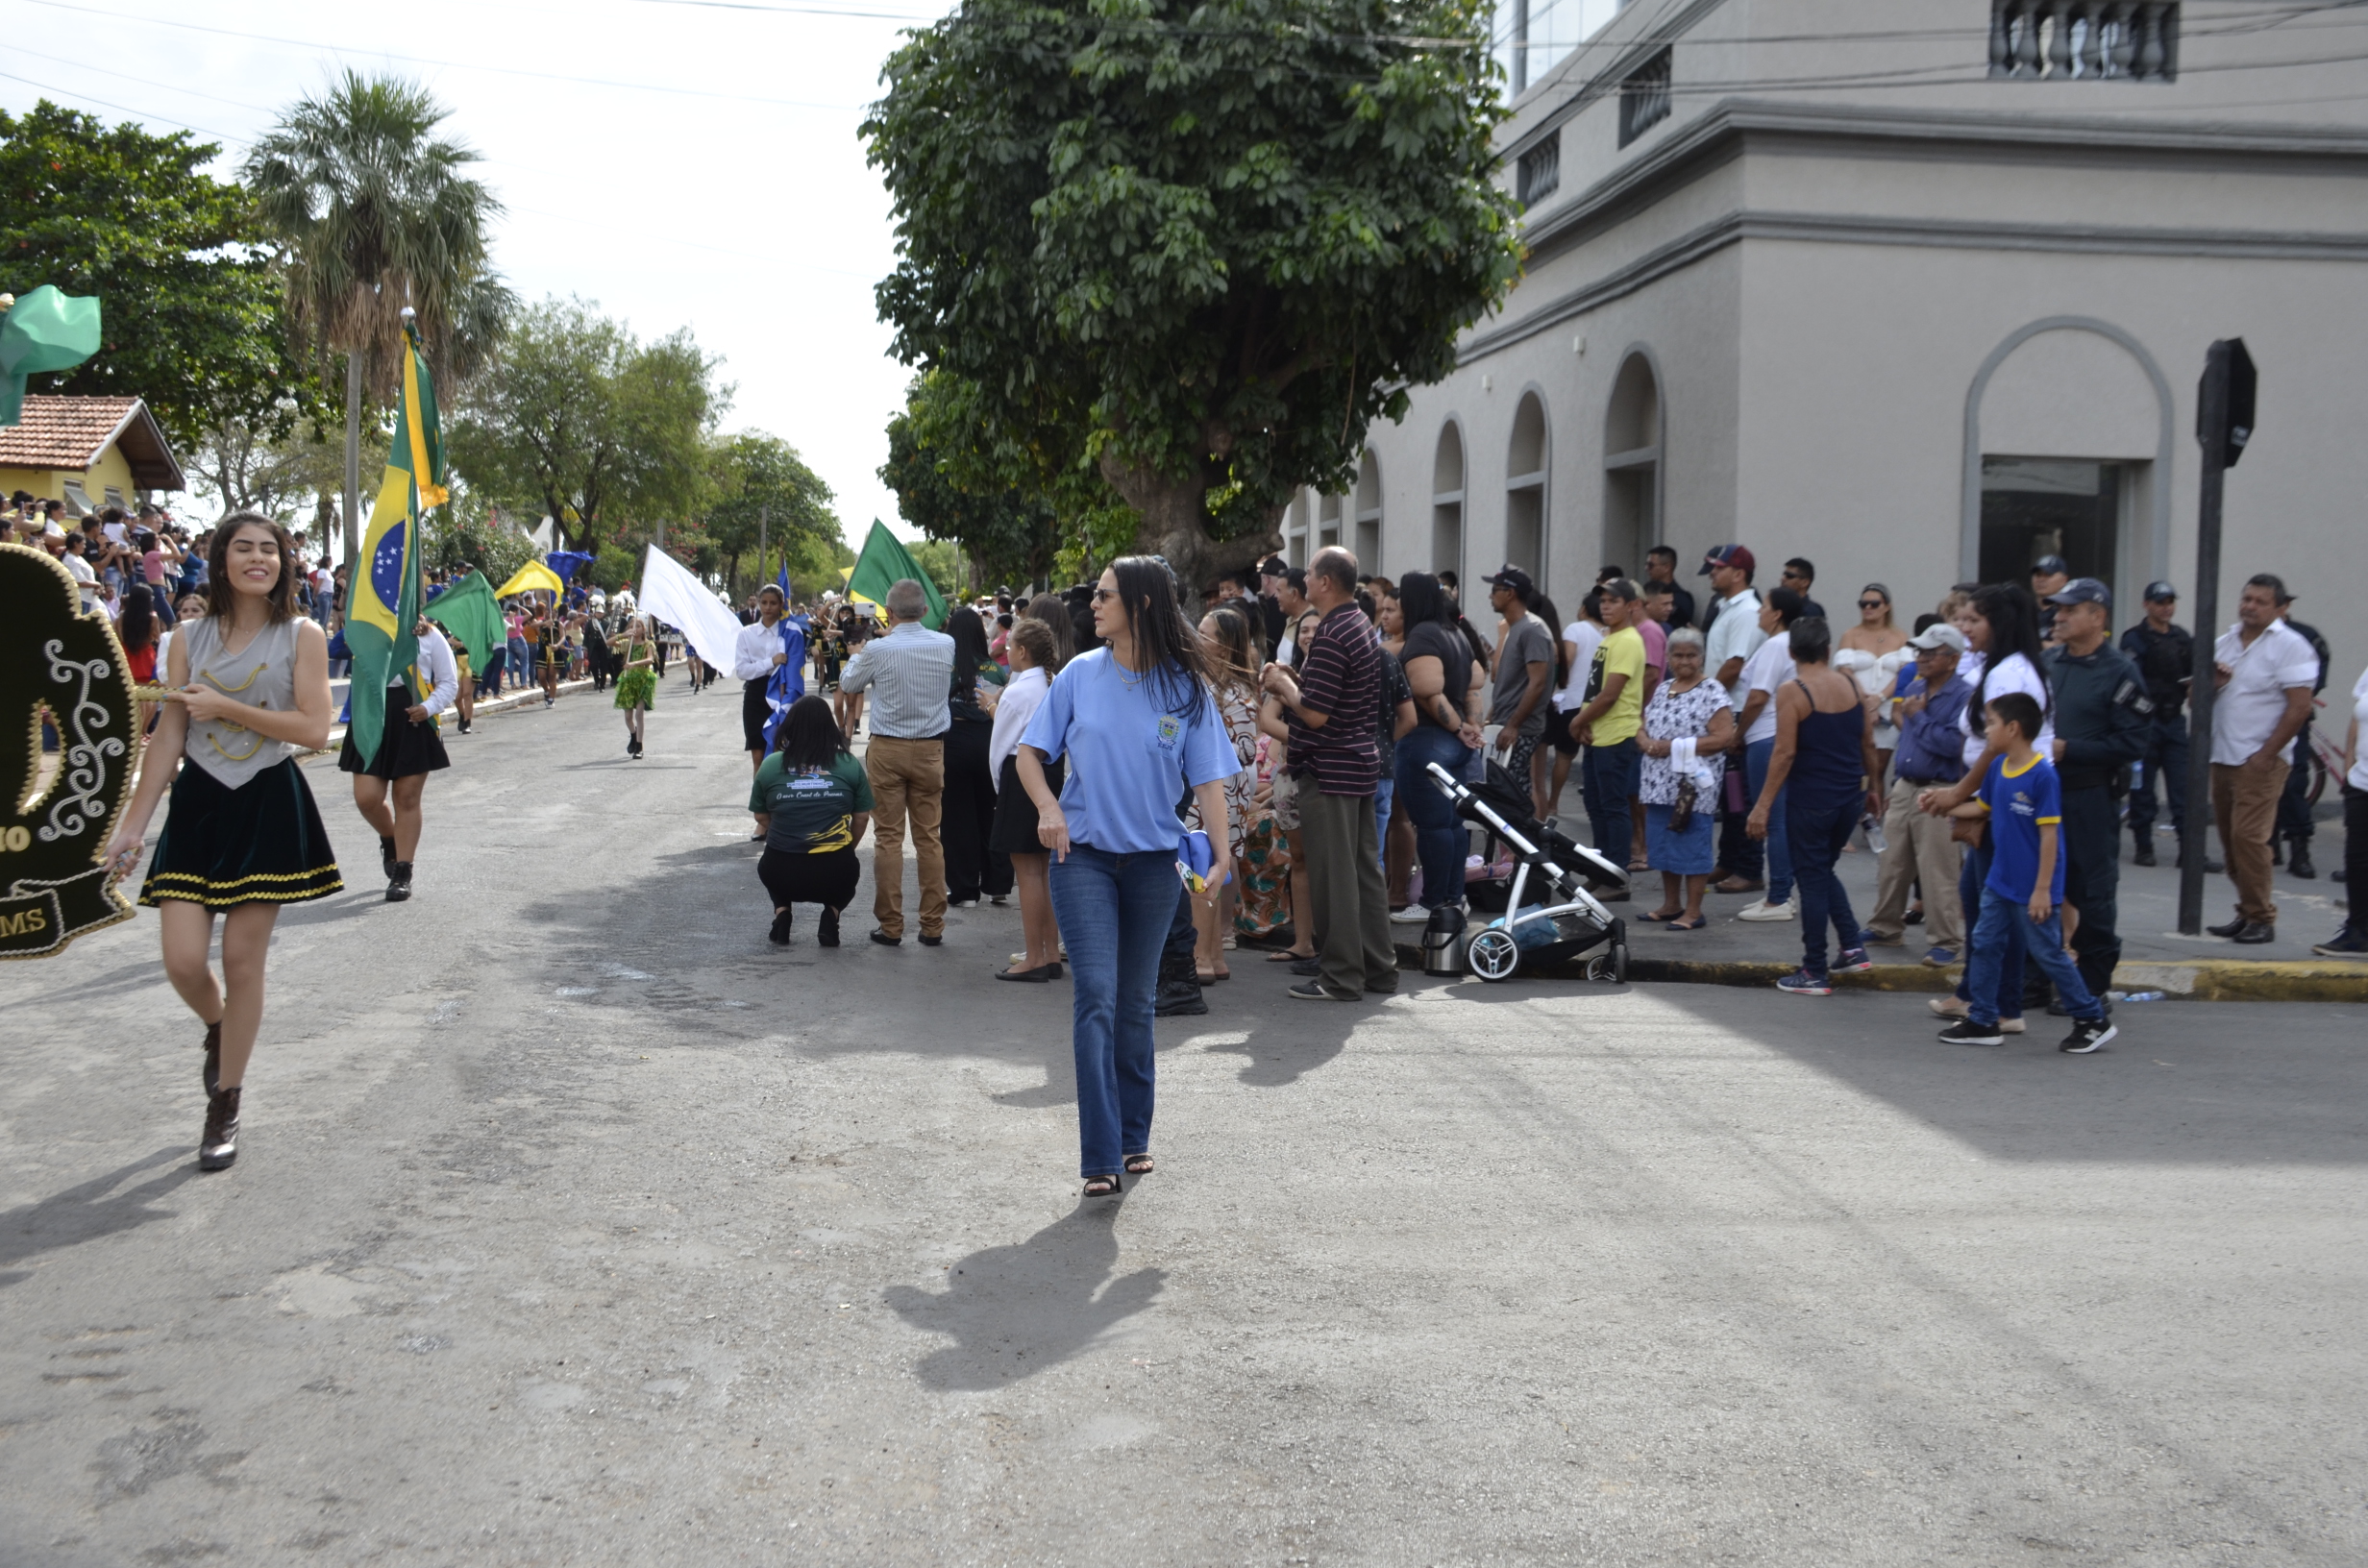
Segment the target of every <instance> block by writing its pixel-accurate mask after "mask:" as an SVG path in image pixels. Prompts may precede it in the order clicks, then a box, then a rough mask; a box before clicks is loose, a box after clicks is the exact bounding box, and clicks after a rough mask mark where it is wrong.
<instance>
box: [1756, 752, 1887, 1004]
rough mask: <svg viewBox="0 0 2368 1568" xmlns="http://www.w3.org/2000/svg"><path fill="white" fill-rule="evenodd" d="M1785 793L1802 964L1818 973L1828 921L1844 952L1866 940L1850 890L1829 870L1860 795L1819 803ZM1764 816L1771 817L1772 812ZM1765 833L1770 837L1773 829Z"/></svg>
mask: <svg viewBox="0 0 2368 1568" xmlns="http://www.w3.org/2000/svg"><path fill="white" fill-rule="evenodd" d="M1785 796H1786V799H1785V800H1784V801H1783V803H1782V807H1781V810H1782V813H1783V815H1784V818H1785V821H1786V832H1787V834H1788V841H1789V842H1788V847H1789V848H1791V849H1792V850H1793V851H1794V858H1793V861H1792V866H1791V870H1792V872H1793V874H1794V875H1795V877H1797V878H1798V880H1799V882H1800V894H1801V968H1804V969H1807V970H1808V971H1809V972H1810V973H1812V974H1823V973H1825V926H1826V922H1827V921H1828V920H1831V921H1832V922H1833V924H1834V940H1835V941H1836V942H1837V943H1839V944H1840V946H1841V950H1842V951H1843V952H1848V951H1849V950H1850V949H1851V948H1853V947H1861V946H1863V945H1865V943H1866V938H1865V937H1864V935H1863V934H1862V933H1861V932H1860V930H1859V921H1858V916H1857V915H1856V914H1855V913H1854V912H1853V911H1852V910H1851V908H1850V894H1848V893H1846V892H1844V891H1843V889H1842V885H1841V878H1840V877H1838V876H1836V875H1835V874H1834V863H1835V862H1836V861H1838V860H1839V859H1840V858H1841V849H1842V845H1845V844H1848V843H1849V842H1850V835H1851V833H1852V831H1854V830H1855V829H1856V828H1857V827H1858V825H1859V813H1860V812H1861V811H1862V810H1864V809H1865V804H1866V802H1865V797H1864V796H1855V795H1854V796H1851V797H1850V798H1849V799H1848V800H1844V801H1836V802H1830V803H1820V802H1817V801H1813V800H1804V799H1801V798H1799V797H1798V796H1794V795H1793V794H1792V792H1791V790H1790V789H1789V788H1788V789H1787V790H1786V791H1785ZM1768 815H1769V816H1770V818H1773V817H1775V816H1776V815H1777V813H1775V812H1770V813H1769V814H1768ZM1772 825H1773V824H1772V823H1771V828H1772ZM1768 838H1769V840H1770V842H1773V841H1774V839H1775V834H1774V832H1773V831H1771V832H1770V833H1769V834H1768ZM1768 896H1769V897H1771V898H1772V897H1774V896H1775V884H1774V883H1770V884H1769V885H1768Z"/></svg>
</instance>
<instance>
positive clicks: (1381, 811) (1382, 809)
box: [1373, 763, 1397, 876]
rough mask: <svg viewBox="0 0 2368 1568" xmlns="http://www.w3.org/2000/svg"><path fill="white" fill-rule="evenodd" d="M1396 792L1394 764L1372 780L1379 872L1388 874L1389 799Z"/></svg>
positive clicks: (1374, 835) (1374, 827) (1374, 828)
mask: <svg viewBox="0 0 2368 1568" xmlns="http://www.w3.org/2000/svg"><path fill="white" fill-rule="evenodd" d="M1396 794H1397V773H1396V764H1394V763H1393V764H1392V765H1391V772H1389V773H1388V774H1385V775H1384V776H1383V777H1381V778H1378V779H1376V780H1374V781H1373V837H1374V838H1376V839H1378V840H1380V841H1381V872H1382V874H1383V875H1384V876H1387V875H1389V874H1390V801H1391V800H1392V798H1393V797H1394V796H1396Z"/></svg>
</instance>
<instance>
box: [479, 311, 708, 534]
mask: <svg viewBox="0 0 2368 1568" xmlns="http://www.w3.org/2000/svg"><path fill="white" fill-rule="evenodd" d="M717 364H718V361H716V360H715V359H712V358H710V357H709V356H708V355H706V354H705V353H704V352H703V350H701V348H700V347H699V344H698V342H697V340H696V339H694V338H693V337H692V336H691V334H690V331H689V329H687V328H685V329H683V330H682V331H677V332H674V333H672V334H670V335H668V336H666V337H661V338H658V339H656V340H655V341H654V342H648V343H645V342H643V341H641V340H640V339H639V338H637V337H635V336H634V335H633V332H632V331H631V329H630V328H629V327H627V326H626V325H625V323H623V322H620V321H616V320H613V319H611V318H609V317H607V316H604V315H602V314H601V313H600V310H599V307H598V306H596V305H592V304H588V303H586V302H584V301H582V300H575V299H569V300H546V301H544V302H543V303H542V304H541V305H538V306H533V307H531V308H530V309H526V310H523V311H521V312H520V313H519V314H518V315H517V316H516V317H515V318H513V320H512V322H511V325H510V328H509V331H508V332H507V334H506V337H505V338H504V339H503V342H502V345H501V347H500V348H499V349H497V350H496V351H495V352H494V354H493V355H492V357H491V358H490V359H489V360H488V361H487V362H486V364H485V365H484V367H483V369H482V370H481V372H480V373H479V374H478V375H477V376H476V377H475V378H474V379H473V380H471V381H470V383H469V385H468V388H467V390H466V393H465V395H464V396H462V397H460V398H459V399H457V400H456V404H455V406H454V407H453V409H452V412H451V415H450V417H449V419H448V420H447V422H446V424H445V427H444V439H445V447H446V451H447V452H448V453H450V454H451V458H452V463H453V466H454V467H455V468H456V469H457V470H458V471H459V472H460V473H461V474H463V475H464V476H466V478H468V480H469V482H470V483H471V484H472V485H474V486H475V487H476V488H477V489H478V491H479V492H480V493H481V494H483V495H485V496H486V497H488V498H489V499H491V500H494V501H497V502H503V503H506V504H509V505H513V506H516V507H517V508H519V509H520V510H530V511H532V512H534V513H536V514H537V515H542V516H548V517H551V518H554V519H555V520H556V522H557V525H558V527H559V530H560V532H561V534H562V536H563V537H564V539H565V540H566V542H567V544H568V546H569V547H570V548H571V549H575V550H580V551H587V552H589V553H593V554H598V553H599V551H600V547H601V546H602V545H603V544H604V543H606V542H607V541H608V540H609V539H610V538H611V536H612V535H615V534H617V533H618V531H619V529H620V527H621V526H622V525H624V524H627V523H629V522H648V521H651V520H654V519H660V518H664V519H680V520H688V519H691V518H693V517H694V516H695V515H696V514H697V513H699V512H700V511H702V510H703V508H704V506H705V504H706V502H707V499H708V496H709V494H710V493H711V486H712V484H713V482H714V476H713V474H712V472H711V465H710V456H711V453H710V442H709V436H710V433H711V432H712V430H713V429H714V426H715V422H716V420H717V419H718V417H720V416H721V415H722V413H723V412H724V410H725V409H726V408H727V407H728V406H729V404H730V401H731V389H730V388H729V387H728V386H726V385H724V384H722V383H720V382H718V381H717V380H716V375H715V372H716V368H717ZM676 534H677V530H675V529H670V531H669V537H668V543H669V545H673V544H676V543H678V542H679V541H678V538H677V536H676Z"/></svg>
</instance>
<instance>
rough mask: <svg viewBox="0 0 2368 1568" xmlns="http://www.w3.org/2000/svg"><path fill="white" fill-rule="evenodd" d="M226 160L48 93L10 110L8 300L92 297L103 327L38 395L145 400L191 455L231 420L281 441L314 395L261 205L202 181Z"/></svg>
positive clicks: (1, 116)
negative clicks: (52, 293) (58, 292)
mask: <svg viewBox="0 0 2368 1568" xmlns="http://www.w3.org/2000/svg"><path fill="white" fill-rule="evenodd" d="M220 150H221V149H220V148H218V147H217V146H215V145H214V144H213V143H211V142H204V141H199V140H197V139H195V138H194V137H193V136H191V135H189V134H188V133H187V132H185V131H176V132H174V133H173V134H171V135H154V134H153V133H151V132H149V131H147V130H144V129H143V128H141V127H140V126H138V125H135V124H130V123H126V124H122V125H113V126H110V125H105V124H103V123H101V122H100V121H99V120H97V119H95V118H93V117H92V116H90V115H88V114H84V113H81V112H79V111H77V110H70V109H61V108H60V107H58V106H57V105H56V104H53V103H50V102H48V101H47V100H46V99H44V100H43V101H41V102H39V103H37V104H36V105H35V106H34V107H33V108H32V109H31V110H27V111H26V112H25V113H23V114H22V115H11V114H9V113H7V112H6V111H5V110H0V210H5V211H6V212H7V214H8V216H7V219H6V222H5V224H0V230H4V231H5V241H4V242H0V291H4V292H7V293H11V294H25V293H29V292H31V291H32V290H33V289H35V288H37V287H39V286H40V285H41V284H43V283H55V284H57V285H58V287H60V288H61V289H62V290H64V291H65V292H66V293H68V294H95V295H97V296H98V298H99V307H100V314H101V318H102V321H103V323H104V325H105V329H106V340H105V343H104V345H103V346H102V347H101V348H100V350H99V352H98V353H97V354H95V355H92V356H91V357H90V358H88V359H86V360H85V361H84V362H83V363H82V364H80V365H78V366H76V367H75V368H74V369H73V370H70V371H67V372H65V373H64V374H63V375H61V376H56V377H47V376H44V377H37V378H36V380H35V387H34V390H36V391H41V392H67V393H77V394H84V395H90V394H111V395H118V396H121V395H130V396H134V397H139V398H144V399H146V400H147V403H148V406H149V407H150V408H151V409H152V410H153V411H154V412H155V414H156V416H157V420H158V422H159V423H160V424H161V425H162V426H163V427H164V429H165V431H166V433H167V434H169V435H170V436H171V437H172V438H173V441H174V444H175V446H176V447H178V448H179V449H180V450H181V451H182V452H183V453H188V452H189V451H190V450H192V449H193V448H195V447H196V446H197V444H198V443H199V442H200V441H201V440H202V439H204V437H205V435H206V432H207V431H208V430H210V429H212V428H213V427H215V426H216V425H218V424H219V423H221V422H222V421H224V420H232V421H237V422H240V423H244V424H249V425H255V426H259V427H261V428H263V433H264V434H265V436H266V437H268V436H270V435H274V434H282V433H284V432H285V430H286V429H287V428H288V426H289V425H291V424H292V423H293V422H294V420H295V418H296V417H297V415H298V414H299V413H302V412H305V411H307V410H308V409H310V408H312V407H313V406H315V400H316V399H317V397H318V387H317V385H315V384H314V383H313V382H312V381H310V380H309V379H308V377H307V376H306V375H305V374H304V369H303V366H302V364H301V362H300V361H299V360H298V359H297V358H296V357H295V356H294V355H292V354H291V353H290V351H289V343H288V332H287V324H286V321H285V320H284V315H283V310H282V301H281V295H280V286H279V282H278V281H277V279H276V278H275V277H274V276H273V274H272V270H271V263H270V257H269V253H268V248H267V246H266V244H265V240H266V235H265V233H264V232H263V230H262V228H261V227H260V225H259V221H258V218H257V215H256V212H255V209H254V205H253V203H252V202H251V201H250V200H249V199H248V196H247V193H246V192H245V191H243V190H241V189H240V188H239V187H238V186H237V185H235V184H228V183H226V182H223V181H219V180H216V179H214V178H213V177H212V176H211V175H210V174H208V173H207V172H206V169H207V166H208V165H209V164H210V163H211V162H212V161H213V159H214V157H215V155H216V154H217V153H218V152H220Z"/></svg>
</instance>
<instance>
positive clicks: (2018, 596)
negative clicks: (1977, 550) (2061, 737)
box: [1965, 582, 2055, 740]
mask: <svg viewBox="0 0 2368 1568" xmlns="http://www.w3.org/2000/svg"><path fill="white" fill-rule="evenodd" d="M1973 613H1974V614H1976V615H1978V616H1980V617H1981V618H1982V619H1983V620H1985V621H1986V622H1988V623H1989V647H1988V648H1987V649H1985V650H1984V651H1983V654H1982V678H1981V679H1980V680H1978V681H1976V682H1975V683H1974V687H1973V695H1972V696H1971V697H1969V698H1965V724H1966V726H1967V727H1968V728H1970V729H1971V730H1972V731H1973V732H1974V733H1975V734H1976V735H1979V734H1981V733H1982V732H1983V726H1984V723H1985V720H1984V717H1983V713H1982V709H1983V705H1984V704H1985V703H1986V702H1987V701H1988V700H1989V677H1990V674H1991V672H1993V671H1995V670H1996V669H1997V668H1998V667H1999V666H2000V665H2002V664H2004V663H2006V661H2007V660H2009V659H2010V658H2012V657H2013V656H2014V655H2015V654H2017V653H2020V654H2021V655H2022V656H2023V657H2024V658H2026V659H2029V660H2030V661H2031V673H2032V674H2035V675H2036V676H2038V677H2039V689H2040V690H2041V691H2048V685H2047V666H2046V665H2045V664H2043V663H2041V662H2040V660H2041V659H2042V658H2043V657H2044V656H2045V649H2042V648H2041V646H2040V644H2039V601H2038V600H2035V599H2034V598H2032V597H2031V590H2030V589H2028V588H2026V587H2024V586H2023V585H2022V584H2021V583H2019V582H1991V583H1985V584H1983V585H1982V586H1981V587H1979V588H1976V589H1975V590H1974V591H1973ZM2054 705H2055V694H2054V693H2053V692H2048V696H2047V697H2046V698H2044V699H2042V701H2041V704H2040V707H2039V714H2040V717H2041V718H2042V719H2044V718H2045V717H2046V715H2047V711H2048V709H2049V708H2051V707H2053V706H2054ZM2032 739H2033V740H2037V739H2038V736H2037V735H2033V736H2032Z"/></svg>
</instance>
